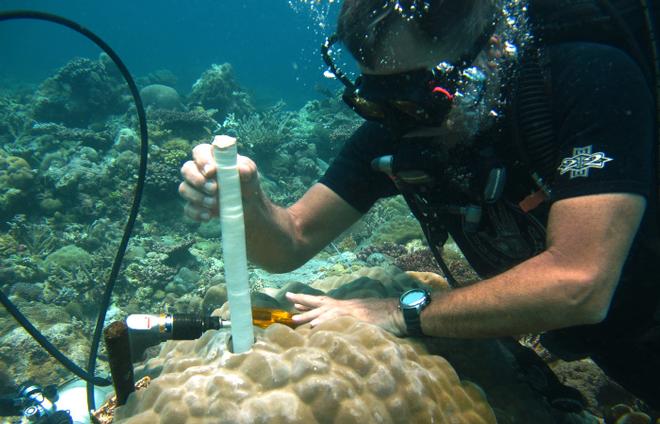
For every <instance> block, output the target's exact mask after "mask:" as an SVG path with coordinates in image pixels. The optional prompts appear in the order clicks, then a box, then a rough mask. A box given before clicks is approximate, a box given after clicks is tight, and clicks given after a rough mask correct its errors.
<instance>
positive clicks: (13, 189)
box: [0, 149, 34, 221]
mask: <svg viewBox="0 0 660 424" xmlns="http://www.w3.org/2000/svg"><path fill="white" fill-rule="evenodd" d="M33 180H34V174H33V172H32V169H31V168H30V165H29V164H28V163H27V162H26V161H25V159H23V158H20V157H17V156H11V155H8V154H7V153H6V152H5V151H4V150H2V149H0V218H1V219H2V220H3V221H8V220H9V219H10V218H11V216H13V214H14V213H16V212H17V211H23V210H25V209H26V207H27V203H26V200H27V199H28V196H29V194H30V189H31V186H32V181H33Z"/></svg>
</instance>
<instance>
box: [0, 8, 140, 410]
mask: <svg viewBox="0 0 660 424" xmlns="http://www.w3.org/2000/svg"><path fill="white" fill-rule="evenodd" d="M15 19H32V20H39V21H47V22H52V23H55V24H58V25H62V26H65V27H67V28H70V29H72V30H74V31H76V32H77V33H79V34H81V35H83V36H85V37H86V38H88V39H89V40H91V41H92V42H93V43H94V44H96V45H97V46H98V47H99V48H101V50H103V51H104V52H105V53H106V54H107V55H108V56H109V57H110V59H112V61H113V62H114V63H115V65H117V68H118V69H119V71H120V72H121V74H122V76H123V77H124V79H125V80H126V83H127V84H128V88H129V90H130V92H131V95H132V96H133V101H134V102H135V108H136V110H137V115H138V121H139V125H140V166H139V169H138V179H137V183H136V185H135V192H134V195H133V204H132V205H131V209H130V214H129V217H128V221H126V225H125V227H124V235H123V237H122V239H121V242H120V244H119V248H118V249H117V254H116V255H115V259H114V262H113V264H112V270H111V272H110V277H109V278H108V282H107V283H106V286H105V291H104V292H103V297H102V299H101V306H100V311H99V315H98V318H97V320H96V328H95V330H94V336H93V338H92V344H91V347H90V352H89V359H88V362H87V372H85V371H84V370H83V369H81V368H80V367H78V366H77V365H76V364H74V363H73V362H72V361H71V360H70V359H68V358H67V357H66V356H65V355H64V354H62V352H60V351H59V350H58V349H57V348H56V347H55V346H53V345H52V344H51V343H50V342H49V341H48V340H47V339H46V338H45V337H44V336H43V334H41V333H40V332H39V331H38V330H37V329H36V328H35V327H34V326H33V325H32V324H31V323H30V322H29V320H28V319H27V318H26V317H25V316H24V315H23V314H21V313H20V311H19V310H18V309H17V308H16V306H15V305H13V304H12V302H11V301H10V300H9V298H8V297H7V296H6V295H5V294H4V293H3V292H2V291H1V290H0V302H2V304H3V305H4V306H5V308H7V310H8V311H9V313H11V314H12V316H13V317H14V318H15V319H16V320H17V321H18V322H19V323H20V324H21V325H22V326H23V328H25V330H26V331H27V332H28V333H29V334H30V335H31V336H32V337H33V338H34V339H35V340H36V341H37V342H38V343H39V344H40V345H41V346H42V347H43V348H44V349H46V351H48V353H49V354H50V355H51V356H53V357H54V358H55V359H57V360H58V361H59V362H60V363H61V364H62V365H64V366H65V367H66V368H67V369H68V370H69V371H71V372H72V373H74V374H75V375H76V376H78V377H80V378H81V379H83V380H85V381H86V382H87V405H88V408H89V409H90V410H92V409H93V408H94V405H95V402H94V390H93V389H94V386H95V385H96V386H109V385H111V384H112V383H111V381H110V380H108V379H104V378H100V377H96V376H95V375H94V373H95V369H96V359H97V355H98V348H99V344H100V342H101V334H102V331H103V323H104V322H105V316H106V313H107V311H108V307H109V306H110V300H111V297H112V290H113V289H114V286H115V283H116V281H117V275H118V274H119V270H120V268H121V263H122V260H123V259H124V253H125V252H126V247H127V246H128V241H129V239H130V237H131V233H132V231H133V227H134V225H135V220H136V218H137V214H138V212H139V209H140V201H141V200H142V191H143V189H144V182H145V178H146V173H147V153H148V151H149V149H148V148H149V144H148V143H149V141H148V133H147V119H146V113H145V111H144V106H143V104H142V99H141V98H140V93H139V91H138V89H137V86H136V84H135V81H134V80H133V77H131V74H130V72H129V71H128V69H127V68H126V66H125V65H124V63H123V62H122V60H121V59H120V58H119V56H117V54H116V53H115V52H114V51H113V50H112V49H111V48H110V46H108V45H107V44H106V43H105V42H104V41H103V40H101V39H100V38H99V37H98V36H97V35H96V34H94V33H93V32H91V31H90V30H88V29H86V28H85V27H83V26H81V25H79V24H78V23H76V22H73V21H71V20H68V19H66V18H63V17H61V16H57V15H52V14H49V13H44V12H38V11H32V10H15V11H9V12H2V13H0V21H8V20H15Z"/></svg>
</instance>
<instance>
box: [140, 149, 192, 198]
mask: <svg viewBox="0 0 660 424" xmlns="http://www.w3.org/2000/svg"><path fill="white" fill-rule="evenodd" d="M191 149H192V146H191V144H190V142H189V141H188V140H186V139H183V138H173V139H170V140H168V141H166V142H165V143H163V145H162V147H158V146H156V145H152V146H151V152H150V155H149V159H150V160H151V164H150V168H149V174H148V175H147V185H146V189H147V193H149V194H152V195H157V196H159V197H161V198H162V196H166V197H169V198H170V199H176V196H178V192H177V187H178V186H179V183H180V182H181V172H180V171H179V170H180V169H181V165H183V163H184V162H185V161H187V160H188V159H189V157H190V150H191Z"/></svg>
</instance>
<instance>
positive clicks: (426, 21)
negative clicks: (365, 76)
mask: <svg viewBox="0 0 660 424" xmlns="http://www.w3.org/2000/svg"><path fill="white" fill-rule="evenodd" d="M495 2H496V0H426V1H424V0H344V3H343V5H342V8H341V11H340V13H339V18H338V21H337V36H338V38H339V40H340V41H341V42H342V43H343V44H344V45H345V46H346V48H347V49H348V50H349V51H350V52H351V54H352V55H353V57H355V59H356V60H358V61H359V62H360V63H361V64H363V65H365V66H367V67H370V68H373V65H374V64H375V63H376V61H377V60H378V53H379V51H380V50H381V47H382V46H383V40H384V37H383V34H385V33H387V31H389V30H391V29H392V28H393V27H395V26H396V25H400V24H403V25H405V26H410V27H411V28H413V29H414V30H415V31H416V33H418V34H420V36H421V37H422V39H421V40H420V43H423V44H424V45H428V46H437V45H443V46H446V47H447V48H448V49H449V51H451V52H452V53H454V54H456V55H457V56H460V55H461V53H464V51H463V50H465V49H468V48H469V47H471V45H472V43H473V42H474V40H476V39H477V37H479V35H480V34H481V33H482V32H483V31H484V29H485V28H486V26H487V25H488V24H489V23H490V22H491V21H492V20H493V18H494V13H495Z"/></svg>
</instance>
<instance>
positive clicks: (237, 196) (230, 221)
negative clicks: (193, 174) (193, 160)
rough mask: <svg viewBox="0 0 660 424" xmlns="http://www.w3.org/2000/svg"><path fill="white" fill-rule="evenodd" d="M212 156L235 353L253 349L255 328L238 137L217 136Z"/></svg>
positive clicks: (214, 140)
mask: <svg viewBox="0 0 660 424" xmlns="http://www.w3.org/2000/svg"><path fill="white" fill-rule="evenodd" d="M213 158H214V159H215V163H216V166H217V180H218V191H219V194H218V195H219V199H220V226H221V230H222V256H223V258H224V262H225V280H226V282H227V299H228V301H229V309H230V311H231V337H232V345H233V352H234V353H243V352H246V351H248V350H250V348H252V344H253V343H254V328H253V326H252V303H251V300H250V286H249V284H248V271H247V251H246V248H245V222H244V220H243V199H242V197H241V183H240V177H239V173H238V162H237V158H238V153H237V151H236V139H235V138H233V137H229V136H227V135H218V136H215V138H214V139H213Z"/></svg>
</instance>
